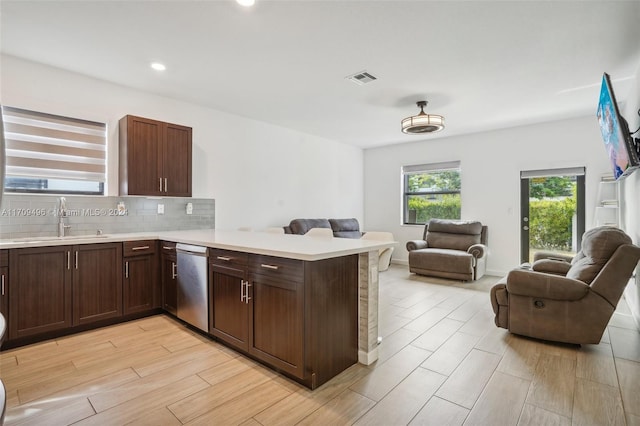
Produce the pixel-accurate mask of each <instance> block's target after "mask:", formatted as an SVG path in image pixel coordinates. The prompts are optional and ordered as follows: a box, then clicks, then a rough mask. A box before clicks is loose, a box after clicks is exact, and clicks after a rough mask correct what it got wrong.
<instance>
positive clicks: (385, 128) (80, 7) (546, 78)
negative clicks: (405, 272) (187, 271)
mask: <svg viewBox="0 0 640 426" xmlns="http://www.w3.org/2000/svg"><path fill="white" fill-rule="evenodd" d="M0 19H1V20H0V24H1V30H0V31H1V32H0V36H1V39H0V51H1V52H2V53H4V54H8V55H13V56H17V57H21V58H25V59H29V60H32V61H36V62H41V63H45V64H49V65H53V66H56V67H60V68H64V69H68V70H71V71H75V72H78V73H82V74H86V75H89V76H93V77H96V78H100V79H104V80H107V81H111V82H115V83H119V84H122V85H126V86H130V87H133V88H137V89H142V90H145V91H148V92H153V93H157V94H160V95H163V96H167V97H171V98H177V99H182V100H185V101H189V102H192V103H195V104H200V105H204V106H207V107H211V108H215V109H218V110H222V111H226V112H230V113H233V114H238V115H241V116H244V117H248V118H252V119H256V120H261V121H265V122H268V123H272V124H276V125H279V126H284V127H288V128H291V129H296V130H299V131H301V132H305V133H308V134H313V135H317V136H320V137H324V138H328V139H332V140H336V141H341V142H344V143H347V144H352V145H355V146H358V147H362V148H367V147H373V146H381V145H387V144H395V143H402V142H410V141H415V140H423V139H432V138H437V137H447V136H452V135H460V134H467V133H472V132H478V131H483V130H490V129H496V128H504V127H512V126H516V125H521V124H528V123H536V122H541V121H549V120H555V119H562V118H569V117H576V116H584V115H589V114H593V115H594V117H595V108H596V105H597V101H598V99H597V98H598V92H599V90H600V81H601V78H602V73H603V72H607V73H609V74H610V75H611V77H612V79H613V86H614V90H615V92H616V95H618V98H619V99H618V101H619V102H623V101H624V96H625V95H626V93H628V92H629V89H630V87H631V82H632V79H633V76H634V75H635V73H636V70H637V69H638V67H639V66H640V2H639V1H622V2H616V1H541V2H529V1H523V0H519V1H516V0H514V1H495V2H487V1H465V2H463V1H419V0H413V1H399V0H395V1H374V0H361V1H342V0H336V1H329V0H325V1H308V0H295V1H284V0H256V5H255V6H254V7H253V8H251V9H247V8H243V7H241V6H239V5H237V4H236V3H235V1H233V0H218V1H186V0H173V1H113V0H111V1H83V2H80V1H56V0H46V1H30V0H20V1H10V0H2V1H1V3H0ZM151 61H161V62H163V63H165V64H166V65H167V70H166V71H165V72H164V73H158V72H157V71H154V70H152V69H151V68H150V67H149V63H150V62H151ZM363 70H366V71H368V72H369V73H371V74H373V75H375V76H376V77H378V80H376V81H374V82H372V83H370V84H368V85H364V86H359V85H356V84H354V83H352V82H350V81H348V80H346V79H345V77H346V76H348V75H350V74H353V73H356V72H359V71H363ZM422 99H426V100H427V101H429V104H428V106H427V108H426V112H431V113H436V114H441V115H444V116H445V120H446V121H445V124H446V128H445V130H443V131H442V132H440V133H437V134H433V135H427V136H413V135H404V134H403V133H401V132H400V121H401V119H402V118H404V117H406V116H409V115H414V114H416V113H417V112H418V108H417V107H416V106H415V102H416V101H419V100H422ZM594 119H595V118H594Z"/></svg>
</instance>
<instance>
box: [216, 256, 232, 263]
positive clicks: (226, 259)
mask: <svg viewBox="0 0 640 426" xmlns="http://www.w3.org/2000/svg"><path fill="white" fill-rule="evenodd" d="M216 259H218V260H224V261H225V262H229V261H230V260H231V258H230V257H229V256H216Z"/></svg>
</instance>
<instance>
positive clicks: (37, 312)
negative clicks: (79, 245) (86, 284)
mask: <svg viewBox="0 0 640 426" xmlns="http://www.w3.org/2000/svg"><path fill="white" fill-rule="evenodd" d="M72 250H73V248H72V247H70V246H57V247H38V248H25V249H12V250H10V252H9V269H10V271H11V288H10V290H9V339H17V338H21V337H26V336H32V335H36V334H40V333H46V332H49V331H55V330H61V329H65V328H68V327H71V325H72V310H71V277H72V272H71V253H72Z"/></svg>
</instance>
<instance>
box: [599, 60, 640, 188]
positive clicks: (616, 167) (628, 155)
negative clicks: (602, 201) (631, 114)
mask: <svg viewBox="0 0 640 426" xmlns="http://www.w3.org/2000/svg"><path fill="white" fill-rule="evenodd" d="M597 116H598V122H599V123H600V131H601V132H602V139H603V141H604V145H605V148H606V150H607V154H608V155H609V162H610V164H611V169H612V171H613V176H614V178H615V179H622V178H623V177H625V176H628V175H629V174H631V173H632V172H633V171H634V170H636V169H638V168H639V167H640V161H639V160H638V151H637V148H636V144H635V142H634V140H633V138H632V137H631V134H630V133H629V126H628V124H627V121H626V120H625V119H624V118H623V117H622V116H621V115H620V110H619V109H618V103H617V102H616V97H615V94H614V92H613V86H611V78H610V77H609V74H607V73H606V72H605V73H604V74H603V76H602V87H601V88H600V101H599V102H598V111H597Z"/></svg>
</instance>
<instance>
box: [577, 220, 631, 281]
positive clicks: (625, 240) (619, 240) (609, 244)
mask: <svg viewBox="0 0 640 426" xmlns="http://www.w3.org/2000/svg"><path fill="white" fill-rule="evenodd" d="M631 243H632V242H631V238H630V237H629V236H628V235H627V234H625V233H624V231H622V230H621V229H618V228H614V227H611V226H600V227H597V228H593V229H590V230H588V231H587V232H585V233H584V235H583V236H582V249H581V253H578V255H576V258H575V259H574V261H573V262H572V265H571V269H569V271H568V272H567V275H566V276H567V278H573V279H576V280H579V281H582V282H584V283H587V284H591V282H592V281H593V280H594V279H595V277H596V276H597V275H598V273H599V272H600V270H601V269H602V267H603V266H604V264H605V263H607V261H608V260H609V258H610V257H611V256H612V255H613V253H614V252H615V251H616V249H617V248H618V247H620V246H621V245H623V244H631Z"/></svg>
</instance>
